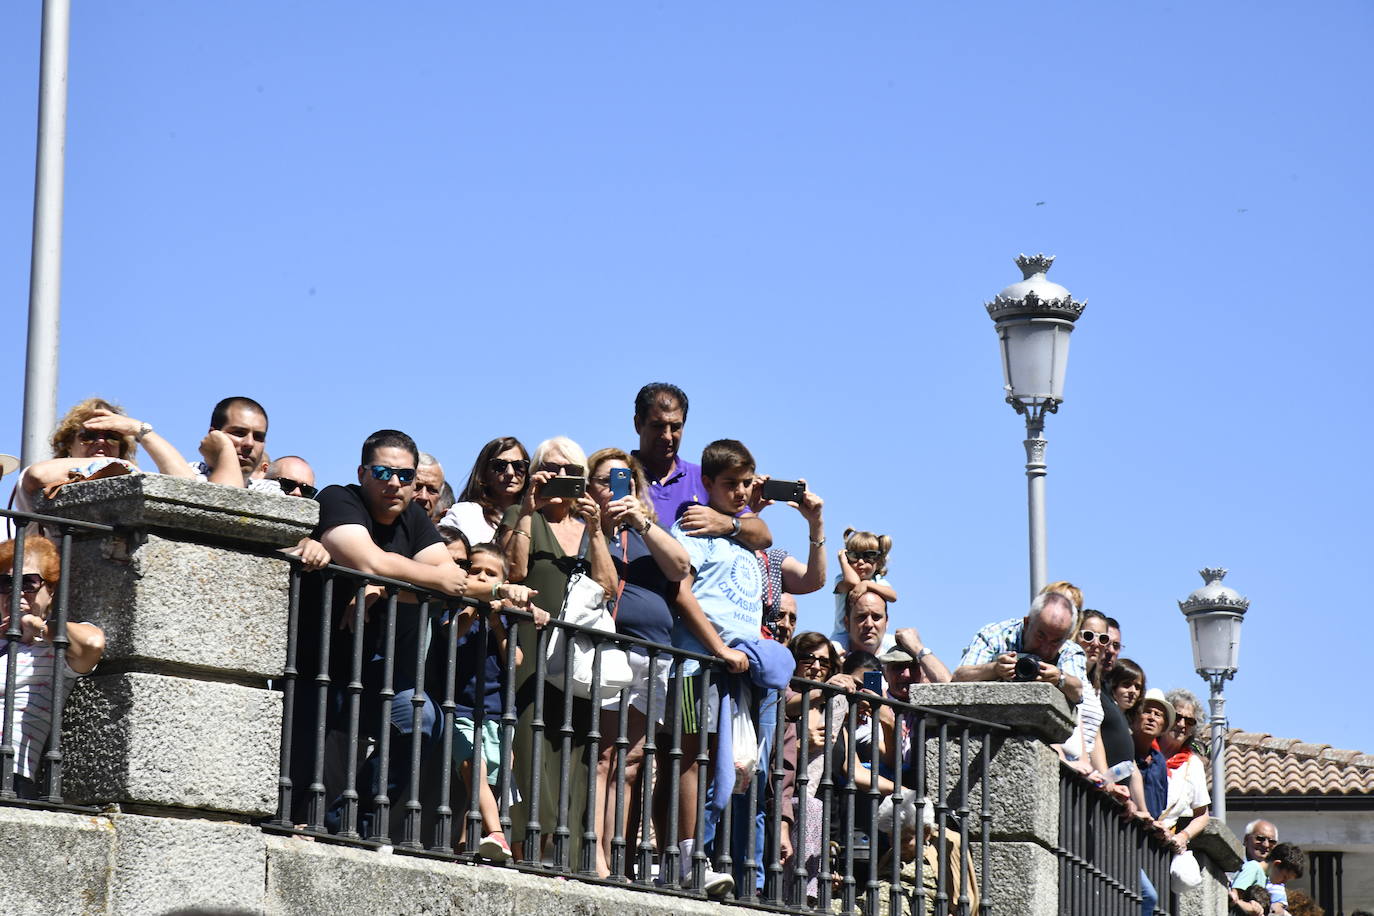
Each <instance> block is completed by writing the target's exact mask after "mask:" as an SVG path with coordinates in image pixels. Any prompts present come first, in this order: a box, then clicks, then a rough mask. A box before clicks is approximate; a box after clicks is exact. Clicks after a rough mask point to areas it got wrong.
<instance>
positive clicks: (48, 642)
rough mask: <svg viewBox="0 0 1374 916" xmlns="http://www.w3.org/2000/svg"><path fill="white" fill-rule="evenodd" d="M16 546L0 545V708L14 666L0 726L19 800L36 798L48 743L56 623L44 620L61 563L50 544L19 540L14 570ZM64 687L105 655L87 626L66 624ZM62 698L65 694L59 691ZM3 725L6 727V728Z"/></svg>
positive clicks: (98, 634)
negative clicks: (20, 559) (14, 616)
mask: <svg viewBox="0 0 1374 916" xmlns="http://www.w3.org/2000/svg"><path fill="white" fill-rule="evenodd" d="M14 547H15V542H14V541H12V540H10V541H5V542H4V543H3V544H0V608H3V610H0V634H3V636H0V638H2V639H3V640H4V641H3V644H0V645H3V648H2V649H0V708H2V707H3V701H4V692H5V686H6V683H7V675H8V672H9V666H10V665H14V721H13V722H12V723H5V722H0V731H3V732H4V733H5V734H6V735H7V737H8V741H9V744H10V746H11V747H12V748H14V789H15V792H16V793H17V794H18V795H19V797H20V798H37V797H38V794H39V793H38V789H39V787H38V783H37V779H38V768H39V762H40V760H39V758H40V757H41V756H42V754H43V750H44V748H45V747H46V746H47V743H48V734H49V733H50V732H51V731H52V717H53V692H52V688H53V669H54V667H55V666H56V665H57V651H56V647H54V646H53V642H52V641H53V638H54V637H55V636H56V635H57V632H56V630H57V627H56V623H55V622H54V621H53V620H51V619H50V618H49V615H50V613H51V612H52V606H53V596H54V595H56V593H57V583H58V580H59V579H61V577H62V563H61V560H60V559H59V557H58V553H57V547H56V546H55V545H54V544H53V542H52V541H50V540H48V539H47V538H45V537H42V536H41V535H37V534H31V535H29V536H27V537H26V538H24V565H23V567H22V569H19V570H16V569H15V568H14ZM16 590H18V592H19V615H20V616H19V627H18V636H17V637H16V638H13V639H11V638H10V636H9V630H10V602H11V600H12V597H11V596H12V595H13V594H14V592H15V591H16ZM67 638H68V639H69V640H70V644H69V645H68V646H67V653H66V661H65V664H64V665H63V667H62V672H61V673H62V680H63V687H64V688H68V689H69V688H70V687H71V683H72V681H74V680H75V679H76V678H77V677H79V676H80V675H83V674H88V673H90V671H91V670H92V669H93V668H95V666H96V663H97V662H99V661H100V656H101V655H102V654H103V653H104V651H105V634H104V632H103V631H102V630H101V629H100V627H98V626H95V625H94V624H90V623H68V624H67ZM62 694H63V696H64V697H65V696H66V695H67V690H66V689H64V690H63V691H62ZM7 725H8V727H6V726H7Z"/></svg>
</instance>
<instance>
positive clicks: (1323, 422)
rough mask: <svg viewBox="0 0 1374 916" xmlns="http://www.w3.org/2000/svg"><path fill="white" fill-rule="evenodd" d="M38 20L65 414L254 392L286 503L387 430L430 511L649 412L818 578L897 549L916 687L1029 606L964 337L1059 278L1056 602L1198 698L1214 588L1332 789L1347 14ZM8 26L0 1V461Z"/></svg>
mask: <svg viewBox="0 0 1374 916" xmlns="http://www.w3.org/2000/svg"><path fill="white" fill-rule="evenodd" d="M75 6H76V7H77V8H76V10H75V11H74V15H73V25H72V44H71V61H72V63H71V76H70V112H69V133H68V159H67V185H66V189H67V190H66V193H67V206H66V237H65V242H66V244H65V256H64V285H63V297H62V299H63V331H62V369H61V390H60V404H61V407H60V409H62V410H65V409H66V407H67V406H68V405H69V404H70V403H71V402H73V401H75V400H77V399H79V398H82V397H86V396H88V395H92V394H100V395H103V396H106V397H109V398H112V399H114V400H117V401H119V402H121V403H123V404H124V405H125V406H126V407H127V409H128V410H129V412H130V413H131V414H132V415H135V416H138V417H140V418H143V419H146V420H148V421H149V422H152V423H154V424H155V425H156V426H157V427H158V428H159V430H160V431H162V432H164V433H165V434H167V435H169V436H170V437H171V438H172V439H173V440H174V441H175V442H176V443H177V444H178V445H180V446H181V447H182V449H183V450H184V451H185V452H186V453H187V454H188V455H189V454H190V453H192V452H193V451H194V448H195V444H196V443H197V442H198V440H199V436H200V435H201V433H202V432H203V431H204V429H205V427H206V420H207V419H208V414H209V409H210V406H211V405H212V404H213V403H214V402H215V401H216V400H217V399H218V398H220V397H222V396H224V395H227V394H248V395H251V396H253V397H256V398H257V399H259V400H261V401H263V402H264V403H265V404H266V405H267V406H268V408H269V411H270V413H271V418H272V429H271V435H270V438H269V442H268V447H269V451H270V452H271V453H273V454H278V455H280V454H287V453H292V452H296V453H300V454H303V455H305V456H306V457H307V458H308V459H309V460H310V461H311V462H312V463H313V464H314V465H315V467H316V469H317V471H318V473H319V475H320V478H321V482H331V481H337V482H343V481H346V480H349V479H352V476H353V469H354V467H355V466H356V461H357V458H356V457H355V456H356V450H357V446H358V444H359V443H360V442H361V440H362V438H363V437H364V436H366V435H367V433H369V432H371V431H372V430H374V429H376V428H379V427H383V426H395V427H399V428H402V429H405V430H407V431H409V432H410V433H411V434H412V435H414V436H415V437H416V439H417V440H419V442H420V444H421V447H422V448H425V449H427V450H429V451H431V452H434V453H435V454H436V455H438V456H439V457H440V459H441V460H443V461H444V462H445V464H446V467H447V468H448V471H449V474H450V476H451V477H458V478H459V479H460V482H461V478H462V477H463V476H464V475H465V474H466V472H467V469H468V467H469V466H470V464H471V461H472V459H473V457H474V455H475V453H476V451H477V449H478V448H479V447H480V445H481V444H482V443H483V442H484V441H486V440H487V439H489V438H491V437H493V436H496V435H502V434H514V435H518V436H520V437H521V438H522V439H523V440H524V441H525V442H526V443H528V444H530V445H533V444H534V443H535V442H537V441H538V440H540V439H542V438H545V437H547V436H551V435H555V434H567V435H571V436H573V437H574V438H575V439H577V440H578V441H579V442H581V443H582V444H583V445H584V446H585V447H587V449H588V450H589V451H590V450H591V449H593V448H597V447H600V446H603V445H611V444H619V445H630V444H633V439H634V437H633V430H632V428H631V423H630V415H631V406H632V399H633V396H634V393H635V391H636V390H637V389H638V387H639V386H640V385H641V384H643V383H644V382H646V381H650V380H658V379H663V380H669V381H673V382H676V383H677V384H679V385H681V386H682V387H684V388H685V389H686V390H687V391H688V393H689V395H690V396H691V398H692V406H691V413H690V416H689V419H688V426H687V433H686V437H685V439H684V450H685V451H686V452H687V453H688V454H693V453H698V452H699V451H700V449H701V447H702V446H704V445H705V444H706V443H707V442H708V441H710V440H711V439H714V438H717V437H721V436H730V437H735V438H740V439H742V440H744V441H745V442H746V443H747V444H748V445H749V446H750V447H751V448H752V449H753V451H754V453H755V455H756V457H757V458H758V461H759V466H760V470H761V471H764V472H767V473H771V474H773V475H774V476H779V477H789V478H792V477H798V476H801V477H806V478H807V479H809V480H810V481H811V483H812V486H813V488H814V489H815V490H816V491H817V492H818V493H820V494H821V496H822V497H824V498H825V500H826V518H827V522H828V530H829V537H830V546H831V547H836V546H838V543H839V535H840V532H841V531H842V530H843V529H844V528H845V527H846V526H851V525H852V526H855V527H859V528H865V529H871V530H876V531H880V532H884V533H887V534H890V535H891V536H892V537H893V540H894V542H895V548H894V551H893V556H892V569H891V579H892V581H893V583H894V585H895V586H896V587H897V589H898V591H899V594H900V600H899V602H898V603H897V604H896V605H895V606H894V608H893V614H894V621H895V623H896V624H898V625H901V624H908V625H910V624H914V625H915V626H917V627H919V628H920V630H921V631H922V634H923V635H924V636H925V638H926V640H927V642H928V643H929V644H930V645H931V646H932V647H934V648H935V649H936V650H937V652H938V653H939V654H940V655H941V656H942V657H943V658H945V659H946V660H947V661H948V662H950V663H951V664H953V663H954V662H955V661H957V657H958V654H959V651H960V649H961V648H962V647H963V646H964V645H965V644H966V642H967V640H968V638H969V637H970V636H971V635H972V633H973V632H974V631H975V630H976V629H977V628H978V627H979V626H981V625H982V624H984V623H986V622H989V621H992V620H996V619H1002V618H1006V617H1011V616H1016V615H1019V614H1021V613H1023V611H1024V607H1025V603H1026V560H1025V551H1026V548H1025V539H1026V534H1025V478H1024V476H1023V473H1022V464H1023V463H1024V460H1025V459H1024V453H1023V451H1022V447H1021V442H1020V440H1021V438H1022V435H1023V427H1022V426H1021V421H1020V419H1019V418H1018V417H1016V416H1015V415H1014V414H1013V413H1012V411H1011V410H1010V409H1009V408H1008V407H1007V406H1006V405H1005V404H1003V403H1002V402H1001V397H1000V386H1001V375H1000V367H999V363H998V356H997V346H996V337H995V334H994V332H993V326H992V322H991V321H990V320H989V319H988V317H987V315H986V313H985V312H984V310H983V303H984V302H985V301H987V300H988V299H990V298H991V297H992V296H993V295H994V294H996V293H997V292H998V291H999V290H1000V289H1001V288H1002V287H1004V286H1006V285H1007V284H1009V283H1011V282H1013V281H1015V280H1018V279H1020V274H1019V272H1018V271H1017V269H1016V267H1015V266H1014V265H1013V264H1012V259H1013V258H1014V257H1015V256H1016V255H1017V254H1018V253H1020V252H1027V253H1034V252H1039V251H1044V252H1047V253H1052V254H1055V255H1057V256H1058V258H1059V260H1058V262H1057V264H1056V266H1055V267H1054V269H1053V270H1052V271H1051V273H1050V277H1051V279H1054V280H1057V281H1059V282H1060V283H1062V284H1064V285H1066V286H1067V287H1069V289H1070V290H1072V291H1073V293H1074V294H1075V296H1076V297H1077V298H1080V299H1087V300H1088V307H1087V310H1086V312H1085V313H1084V316H1083V318H1082V319H1081V321H1080V322H1079V324H1078V329H1077V331H1076V332H1075V335H1074V341H1073V353H1072V356H1071V359H1070V364H1069V373H1068V385H1067V389H1066V400H1065V403H1064V406H1063V409H1062V410H1061V412H1060V413H1059V414H1058V415H1057V416H1053V417H1051V418H1050V420H1049V423H1048V427H1047V433H1046V435H1047V438H1048V439H1049V443H1050V444H1049V450H1048V460H1049V465H1050V476H1049V478H1048V481H1049V482H1048V493H1049V534H1050V575H1051V577H1052V578H1061V577H1062V578H1067V579H1070V580H1072V581H1074V582H1076V583H1078V584H1079V585H1080V586H1081V587H1082V588H1083V589H1084V591H1085V592H1086V594H1087V599H1088V604H1089V605H1090V606H1093V607H1097V608H1101V609H1104V610H1106V611H1107V612H1109V613H1111V614H1113V615H1115V616H1117V617H1119V618H1121V619H1122V621H1123V622H1124V624H1125V627H1126V633H1125V640H1126V644H1127V647H1126V654H1127V655H1129V656H1131V657H1133V658H1135V659H1136V660H1138V661H1140V662H1141V663H1142V664H1143V666H1144V667H1145V669H1146V671H1147V672H1148V674H1149V677H1150V681H1151V683H1152V684H1153V685H1157V686H1161V687H1165V688H1168V687H1172V686H1180V685H1181V686H1188V687H1190V688H1191V689H1193V690H1195V691H1197V692H1200V693H1201V692H1202V691H1203V684H1202V682H1201V681H1200V679H1199V678H1198V677H1197V676H1196V675H1195V674H1194V673H1193V671H1192V659H1191V652H1190V648H1189V644H1188V633H1187V627H1186V625H1185V623H1184V621H1183V618H1182V616H1181V615H1180V613H1179V611H1178V607H1177V603H1176V602H1177V601H1178V600H1179V599H1182V598H1184V597H1186V596H1187V595H1188V593H1189V592H1190V591H1192V590H1193V589H1194V588H1195V587H1196V586H1198V585H1200V584H1201V579H1200V578H1199V577H1198V576H1197V574H1196V572H1195V570H1197V569H1199V568H1201V567H1203V566H1209V565H1222V566H1226V567H1228V568H1230V569H1231V570H1232V572H1231V575H1230V576H1229V578H1228V579H1227V582H1228V584H1232V585H1233V586H1234V587H1235V588H1237V589H1238V590H1239V591H1241V592H1242V593H1243V594H1245V595H1246V596H1248V597H1249V598H1250V599H1251V601H1252V608H1251V611H1250V613H1249V616H1248V617H1247V622H1246V624H1245V629H1244V635H1243V640H1242V647H1241V671H1240V673H1239V675H1238V676H1237V679H1236V680H1235V681H1234V682H1233V683H1232V685H1231V686H1230V687H1229V688H1228V699H1229V703H1228V713H1229V714H1230V717H1231V721H1232V723H1233V724H1234V725H1237V726H1239V727H1242V728H1245V729H1248V730H1252V731H1262V732H1271V733H1274V734H1277V735H1281V736H1285V737H1299V738H1303V739H1305V740H1309V741H1317V742H1325V743H1330V744H1332V745H1335V746H1337V747H1354V748H1360V749H1363V750H1367V751H1374V717H1371V716H1369V715H1368V714H1366V713H1364V712H1363V711H1361V712H1358V713H1352V711H1351V709H1350V708H1349V707H1347V706H1346V705H1345V703H1346V702H1348V701H1350V700H1352V699H1356V700H1357V699H1358V698H1361V697H1362V696H1363V694H1364V692H1365V685H1366V683H1367V682H1368V679H1369V677H1368V674H1367V672H1368V670H1369V669H1370V667H1371V662H1370V661H1369V660H1368V659H1367V658H1366V657H1365V656H1366V655H1367V654H1368V653H1367V647H1369V646H1371V645H1374V623H1371V610H1374V607H1371V605H1374V601H1371V598H1370V597H1369V596H1370V590H1369V586H1368V584H1367V582H1366V581H1365V580H1366V578H1367V573H1368V570H1369V568H1370V562H1369V556H1370V553H1371V548H1374V537H1371V524H1370V518H1371V510H1372V509H1374V496H1372V495H1371V486H1370V483H1369V476H1368V474H1367V473H1366V472H1365V469H1364V468H1363V467H1362V466H1361V465H1360V463H1361V462H1362V461H1365V460H1367V459H1368V456H1369V455H1370V454H1371V453H1374V441H1372V438H1374V437H1371V434H1370V431H1369V422H1368V421H1369V417H1370V410H1369V399H1368V393H1367V392H1366V391H1365V390H1364V389H1363V388H1361V387H1360V386H1361V385H1362V384H1366V383H1367V375H1368V373H1367V371H1361V370H1359V369H1358V367H1359V366H1360V365H1362V364H1363V365H1366V366H1367V365H1368V363H1369V359H1368V357H1367V355H1366V351H1367V349H1368V346H1369V341H1370V340H1371V336H1372V335H1371V332H1374V320H1371V318H1370V309H1369V307H1368V304H1367V303H1366V302H1365V301H1364V300H1365V298H1366V297H1364V296H1362V295H1361V294H1360V293H1359V292H1358V291H1359V290H1360V289H1362V288H1363V287H1364V286H1365V285H1366V282H1367V281H1366V278H1365V277H1364V276H1363V275H1364V274H1365V273H1366V272H1367V271H1368V269H1369V268H1368V264H1369V262H1370V258H1369V245H1370V243H1371V240H1372V239H1374V233H1371V231H1370V230H1371V228H1372V226H1371V224H1372V223H1374V219H1372V218H1371V215H1370V214H1371V212H1374V193H1372V192H1371V180H1370V169H1369V167H1368V149H1369V147H1370V141H1371V132H1372V131H1371V127H1370V125H1371V117H1370V107H1371V106H1370V95H1371V90H1370V87H1371V86H1374V79H1371V73H1370V69H1371V68H1370V64H1369V60H1370V55H1369V53H1368V52H1369V47H1370V40H1371V38H1374V7H1371V6H1370V5H1368V4H1366V3H1357V2H1346V3H1339V2H1329V3H1320V4H1312V5H1309V6H1308V7H1306V8H1304V9H1302V10H1298V9H1295V8H1294V7H1292V5H1291V4H1278V3H1265V2H1261V3H1246V4H1240V3H1218V4H1207V5H1202V6H1201V7H1199V8H1189V7H1187V6H1185V5H1177V6H1162V5H1156V4H1132V5H1129V6H1124V5H1118V4H1110V5H1106V4H1091V3H1051V4H1042V5H1039V6H1036V7H1035V8H1033V9H1031V8H1027V7H1026V6H1025V5H1024V4H1011V3H988V4H973V5H969V4H920V5H918V4H909V3H890V2H886V3H872V4H862V5H855V4H825V3H814V2H801V3H785V4H784V3H758V4H749V5H747V8H740V7H739V5H737V4H719V3H693V4H683V3H679V4H669V3H657V4H647V3H603V4H576V5H569V4H519V5H514V6H513V5H510V4H505V5H477V4H440V3H411V4H406V5H404V6H401V7H387V8H386V9H385V10H383V8H382V7H379V6H377V5H375V4H361V3H332V4H328V5H326V4H323V3H295V4H278V3H265V2H257V3H253V2H242V3H233V4H181V3H170V2H144V3H139V4H131V3H99V4H89V3H88V4H82V3H78V4H76V5H75ZM39 10H40V4H39V3H37V2H29V3H9V4H3V5H0V85H2V86H4V90H3V92H0V125H3V130H4V136H5V137H6V139H7V142H6V143H4V144H0V296H3V300H4V301H5V302H7V303H10V304H9V305H8V306H7V311H6V315H7V316H9V318H10V321H9V322H8V326H9V327H10V329H11V333H10V334H9V335H7V336H6V337H5V338H4V339H3V343H0V346H3V348H4V349H3V354H4V360H3V365H4V366H5V367H6V368H5V372H6V379H7V381H6V383H5V384H6V386H7V390H9V391H11V392H12V395H11V397H10V398H8V399H5V401H4V402H3V403H0V451H11V452H17V451H18V440H19V431H20V422H21V421H20V417H21V409H20V406H21V397H20V392H21V390H22V379H23V359H24V338H23V322H22V317H23V314H24V310H25V303H26V301H27V296H28V269H29V253H30V229H31V218H32V193H33V153H34V145H33V131H34V125H35V123H36V95H37V73H38V36H39ZM1362 61H1363V63H1362ZM767 517H768V519H769V521H770V522H771V523H772V525H773V529H774V532H775V535H776V538H777V541H778V543H780V544H781V545H783V546H787V547H789V548H791V549H793V550H795V551H798V552H804V551H805V547H806V543H805V528H804V526H803V525H802V524H801V523H800V521H799V519H798V518H797V517H796V515H795V513H792V512H791V511H790V510H787V509H786V508H774V509H770V510H769V511H768V514H767ZM831 566H832V569H833V566H834V557H833V554H832V556H831ZM801 608H802V625H803V626H804V627H812V628H820V627H822V626H824V625H825V624H826V623H827V622H828V620H829V616H830V613H831V608H832V604H831V599H830V596H829V595H817V596H812V597H809V598H804V599H802V600H801Z"/></svg>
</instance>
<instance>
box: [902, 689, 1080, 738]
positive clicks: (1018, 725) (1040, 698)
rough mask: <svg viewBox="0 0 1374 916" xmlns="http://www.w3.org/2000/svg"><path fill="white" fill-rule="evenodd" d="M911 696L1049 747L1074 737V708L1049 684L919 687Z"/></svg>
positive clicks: (918, 703) (916, 702)
mask: <svg viewBox="0 0 1374 916" xmlns="http://www.w3.org/2000/svg"><path fill="white" fill-rule="evenodd" d="M910 696H911V702H912V703H915V704H916V705H918V706H929V707H931V708H932V709H938V710H940V711H942V712H950V713H954V714H956V715H961V716H968V717H970V718H973V719H982V720H983V721H985V722H996V723H998V724H1001V725H1007V726H1010V727H1011V728H1012V730H1013V731H1015V732H1016V733H1017V734H1022V735H1031V736H1034V737H1037V738H1039V739H1041V740H1042V741H1045V742H1047V743H1049V744H1055V743H1058V742H1060V741H1064V740H1065V739H1067V738H1068V737H1069V735H1071V734H1073V727H1074V710H1073V707H1071V706H1070V705H1069V702H1068V700H1066V699H1065V698H1064V694H1063V693H1061V692H1060V691H1059V690H1058V689H1056V688H1055V687H1052V686H1050V685H1049V684H1018V683H1010V682H1003V681H997V682H991V681H986V682H977V683H958V684H916V685H913V686H912V688H911V694H910Z"/></svg>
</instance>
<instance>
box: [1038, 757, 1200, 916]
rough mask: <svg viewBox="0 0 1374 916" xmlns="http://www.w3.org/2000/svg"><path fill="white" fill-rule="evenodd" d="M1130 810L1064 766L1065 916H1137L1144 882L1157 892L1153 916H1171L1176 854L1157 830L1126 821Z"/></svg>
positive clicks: (1061, 783) (1062, 905)
mask: <svg viewBox="0 0 1374 916" xmlns="http://www.w3.org/2000/svg"><path fill="white" fill-rule="evenodd" d="M1124 814H1125V807H1124V806H1123V805H1122V803H1121V802H1119V801H1118V800H1117V799H1115V798H1113V797H1112V796H1110V795H1108V794H1107V793H1106V792H1104V791H1103V790H1102V789H1100V788H1098V787H1097V786H1096V785H1095V784H1094V783H1093V782H1092V781H1091V780H1089V779H1088V778H1087V777H1086V776H1084V775H1083V774H1082V773H1079V772H1078V771H1077V770H1074V769H1073V768H1072V767H1069V766H1067V765H1061V766H1060V779H1059V844H1058V846H1057V847H1056V848H1055V853H1056V855H1058V857H1059V912H1061V913H1063V914H1065V916H1138V914H1140V913H1141V912H1142V906H1143V904H1144V890H1143V882H1142V880H1141V879H1142V878H1148V879H1149V881H1150V883H1151V885H1153V887H1154V889H1155V894H1156V897H1157V902H1156V903H1155V905H1154V913H1155V914H1158V916H1171V914H1173V913H1175V912H1177V909H1178V907H1177V903H1176V901H1175V899H1174V895H1173V894H1172V893H1171V892H1170V889H1169V864H1170V861H1171V859H1172V850H1171V849H1170V847H1169V844H1168V843H1167V842H1166V841H1165V840H1164V839H1163V838H1162V837H1161V836H1160V835H1158V834H1157V833H1156V832H1155V831H1154V830H1152V829H1150V828H1148V827H1146V826H1144V825H1142V824H1141V823H1140V822H1139V821H1137V820H1135V819H1134V818H1127V817H1125V816H1124Z"/></svg>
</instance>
